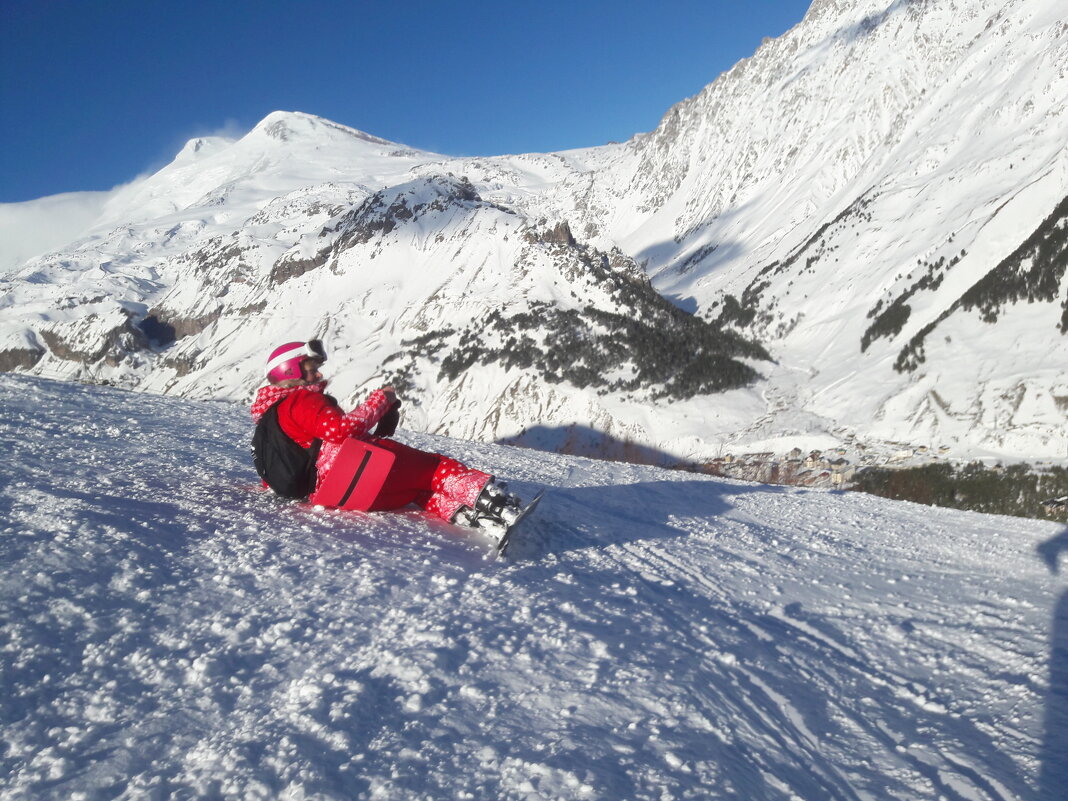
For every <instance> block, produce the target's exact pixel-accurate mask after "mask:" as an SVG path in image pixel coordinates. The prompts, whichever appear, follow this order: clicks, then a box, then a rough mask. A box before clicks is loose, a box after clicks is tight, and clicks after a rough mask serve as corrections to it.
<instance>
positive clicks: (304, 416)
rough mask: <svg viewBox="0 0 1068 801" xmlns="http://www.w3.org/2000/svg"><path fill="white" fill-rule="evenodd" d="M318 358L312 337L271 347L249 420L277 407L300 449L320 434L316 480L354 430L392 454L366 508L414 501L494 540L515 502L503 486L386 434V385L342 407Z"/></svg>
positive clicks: (390, 413)
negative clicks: (264, 377) (263, 382)
mask: <svg viewBox="0 0 1068 801" xmlns="http://www.w3.org/2000/svg"><path fill="white" fill-rule="evenodd" d="M325 361H326V350H325V348H324V347H323V345H322V343H321V342H320V341H319V340H312V341H311V342H288V343H286V344H285V345H282V346H280V347H278V348H275V349H274V351H272V352H271V355H270V357H269V358H268V360H267V381H268V382H269V383H268V385H267V386H264V387H261V388H260V389H259V391H258V392H257V393H256V398H255V400H254V401H253V403H252V419H253V421H255V422H256V423H259V421H260V419H261V418H262V417H263V416H264V414H266V413H267V412H268V410H269V409H271V408H272V407H274V406H277V418H278V425H279V427H280V428H281V430H282V432H283V433H284V434H285V435H286V436H287V437H289V439H291V440H293V441H294V442H295V443H297V444H298V445H299V446H300V447H301V448H305V449H311V448H312V447H313V444H314V443H315V441H316V440H320V441H321V445H320V446H319V450H318V455H317V457H316V458H315V468H316V475H317V483H316V486H318V485H319V484H321V483H322V482H323V481H324V480H325V478H326V476H327V475H328V474H329V472H330V470H331V468H332V467H333V466H334V462H335V459H336V457H337V454H338V451H339V450H340V448H341V445H342V443H343V442H344V441H345V440H346V439H347V438H349V437H355V438H357V439H360V440H364V441H365V442H369V443H371V444H373V445H374V446H376V447H379V448H385V449H387V450H389V451H391V452H392V453H393V454H394V462H393V466H392V468H391V469H390V471H389V474H388V475H387V477H386V480H385V483H384V484H383V486H382V488H381V489H380V490H379V491H378V494H377V496H376V497H375V499H374V501H373V503H372V504H371V505H370V507H369V509H368V511H390V510H394V509H401V508H404V507H405V506H408V505H410V504H415V505H416V506H419V507H421V508H423V509H425V510H426V511H427V512H429V513H430V514H432V515H435V516H436V517H439V518H441V519H442V520H446V521H448V522H450V523H458V524H460V525H466V526H469V527H472V528H479V529H483V530H485V531H486V532H487V533H489V534H490V535H491V536H493V537H495V538H497V539H499V538H500V536H501V535H502V534H503V533H504V531H505V530H506V529H507V527H508V526H509V525H511V523H513V522H514V521H515V519H516V518H517V517H518V515H519V511H520V507H521V504H520V501H519V499H518V498H516V497H515V496H514V495H509V494H508V493H507V491H506V485H505V484H503V483H500V482H497V481H495V480H494V478H493V476H491V475H490V474H488V473H484V472H482V471H480V470H474V469H472V468H470V467H467V466H466V465H464V464H462V463H460V462H458V461H457V460H455V459H452V458H450V457H448V456H443V455H442V454H438V453H430V452H427V451H421V450H418V449H417V448H412V447H409V446H407V445H404V444H402V443H400V442H397V441H396V440H393V439H389V436H390V435H391V434H392V433H393V429H394V428H395V427H396V423H397V421H398V420H399V413H398V411H397V409H398V407H399V406H400V401H398V400H397V396H396V393H395V392H394V389H393V387H388V386H387V387H382V388H381V389H376V390H375V391H373V392H372V393H371V394H370V395H368V396H367V399H366V400H365V401H364V402H363V403H362V404H360V405H359V406H357V407H356V408H355V409H353V410H352V411H350V412H345V411H343V410H342V409H341V408H340V406H339V405H338V403H337V401H336V400H335V399H334V398H332V397H331V396H330V395H327V394H326V392H325V390H326V384H327V382H326V381H325V380H324V379H323V375H322V373H321V372H320V368H321V367H322V365H323V363H324V362H325ZM376 426H377V428H376ZM372 432H374V433H372Z"/></svg>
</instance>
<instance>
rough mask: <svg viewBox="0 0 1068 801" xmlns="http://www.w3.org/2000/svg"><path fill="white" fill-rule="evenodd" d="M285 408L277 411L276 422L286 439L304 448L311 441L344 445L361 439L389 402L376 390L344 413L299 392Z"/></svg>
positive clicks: (314, 394) (320, 398)
mask: <svg viewBox="0 0 1068 801" xmlns="http://www.w3.org/2000/svg"><path fill="white" fill-rule="evenodd" d="M287 406H288V408H282V409H279V414H278V422H279V424H280V425H281V426H282V430H283V431H285V433H286V434H287V435H288V436H289V437H291V438H292V439H293V440H295V441H296V442H297V443H299V444H300V445H301V446H303V447H305V448H307V447H309V446H310V445H311V443H312V440H314V439H321V440H323V441H324V442H344V441H345V440H346V439H348V438H349V437H356V438H357V439H363V438H364V437H366V436H367V435H368V434H369V433H370V431H371V429H372V428H374V427H375V425H376V424H377V423H378V421H379V420H381V419H382V416H383V415H385V413H386V412H387V411H388V410H389V401H388V400H387V399H386V395H385V393H384V392H382V390H380V389H376V390H375V391H374V392H372V393H371V394H370V395H368V396H367V400H365V401H364V402H363V403H361V404H360V405H359V406H357V407H356V408H355V409H353V410H352V411H351V412H348V413H345V412H342V411H341V408H340V407H339V406H338V405H337V404H336V403H333V402H332V401H331V400H330V399H328V398H327V397H326V396H324V395H322V394H321V393H318V392H299V393H296V394H295V395H294V396H293V402H292V403H290V404H287Z"/></svg>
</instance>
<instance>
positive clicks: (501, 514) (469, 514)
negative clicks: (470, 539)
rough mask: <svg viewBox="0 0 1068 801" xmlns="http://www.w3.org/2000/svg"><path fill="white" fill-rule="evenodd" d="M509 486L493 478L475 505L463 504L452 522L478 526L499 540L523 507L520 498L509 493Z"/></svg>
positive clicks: (473, 526) (472, 526) (480, 529)
mask: <svg viewBox="0 0 1068 801" xmlns="http://www.w3.org/2000/svg"><path fill="white" fill-rule="evenodd" d="M507 487H508V485H507V484H505V483H503V482H495V481H493V480H492V479H491V480H490V482H489V483H488V484H486V486H485V487H484V488H483V489H482V492H481V493H480V494H479V496H478V498H477V499H476V500H475V507H474V508H473V509H472V508H471V507H470V506H461V507H460V508H459V509H458V510H457V512H456V515H455V516H454V517H453V521H452V522H454V523H457V524H459V525H461V526H468V527H470V528H477V529H478V530H479V531H483V532H485V533H486V534H488V535H489V536H491V537H492V538H493V539H494V540H495V541H498V542H499V541H500V539H501V537H503V536H504V535H505V532H507V531H508V527H509V526H511V525H512V524H513V523H514V522H515V521H516V520H517V519H518V517H519V513H520V512H521V511H522V507H523V504H522V502H521V501H520V500H519V498H517V497H516V496H514V495H509V494H508V492H507V491H506V490H507Z"/></svg>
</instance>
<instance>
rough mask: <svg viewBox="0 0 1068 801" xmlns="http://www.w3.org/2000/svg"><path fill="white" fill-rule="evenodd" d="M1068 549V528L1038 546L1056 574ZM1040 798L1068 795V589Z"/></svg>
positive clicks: (1057, 627)
mask: <svg viewBox="0 0 1068 801" xmlns="http://www.w3.org/2000/svg"><path fill="white" fill-rule="evenodd" d="M1062 552H1068V530H1065V531H1062V532H1061V533H1060V534H1058V535H1057V536H1056V537H1054V538H1053V539H1050V540H1047V541H1046V542H1043V543H1042V544H1041V545H1039V546H1038V554H1039V556H1041V557H1042V559H1043V561H1045V563H1046V565H1047V566H1048V567H1049V569H1050V572H1051V573H1054V574H1056V573H1057V572H1058V570H1059V564H1058V562H1059V558H1060V555H1061V553H1062ZM1040 759H1041V766H1040V768H1039V780H1038V798H1039V799H1040V801H1062V800H1063V799H1064V798H1068V590H1066V591H1065V592H1064V593H1063V594H1062V595H1061V597H1060V599H1059V600H1058V601H1057V605H1056V606H1055V607H1054V608H1053V625H1052V630H1051V632H1050V647H1049V692H1048V694H1047V696H1046V720H1045V727H1044V731H1043V735H1042V751H1041V753H1040Z"/></svg>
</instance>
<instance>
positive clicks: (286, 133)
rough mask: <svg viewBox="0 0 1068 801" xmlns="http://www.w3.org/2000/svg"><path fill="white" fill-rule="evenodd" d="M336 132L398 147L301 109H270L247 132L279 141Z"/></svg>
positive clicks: (373, 142)
mask: <svg viewBox="0 0 1068 801" xmlns="http://www.w3.org/2000/svg"><path fill="white" fill-rule="evenodd" d="M338 134H340V135H343V136H346V137H355V138H357V139H361V140H363V141H365V142H370V143H371V144H375V145H387V146H391V147H399V145H397V144H396V143H395V142H390V141H389V140H388V139H381V138H379V137H377V136H372V135H371V134H369V133H366V132H364V131H360V130H357V129H356V128H350V127H348V126H347V125H340V124H338V123H336V122H332V121H330V120H328V119H325V118H323V117H317V116H316V115H314V114H307V113H305V112H302V111H272V112H271V113H270V114H268V115H267V116H266V117H264V118H263V119H262V120H260V122H259V123H258V124H257V125H256V127H255V128H253V129H252V131H250V132H249V136H266V137H269V138H271V139H276V140H278V141H280V142H290V141H293V140H295V139H300V138H305V137H308V136H314V137H320V136H323V135H326V136H336V135H338Z"/></svg>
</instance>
